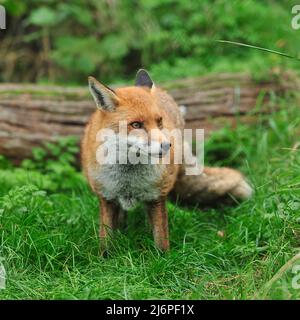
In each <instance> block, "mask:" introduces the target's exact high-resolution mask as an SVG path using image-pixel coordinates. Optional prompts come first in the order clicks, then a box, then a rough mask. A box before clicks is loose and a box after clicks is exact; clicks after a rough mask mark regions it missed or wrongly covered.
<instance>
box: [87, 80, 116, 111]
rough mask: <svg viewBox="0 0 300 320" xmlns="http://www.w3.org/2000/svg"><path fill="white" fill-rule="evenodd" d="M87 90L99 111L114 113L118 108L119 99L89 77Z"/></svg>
mask: <svg viewBox="0 0 300 320" xmlns="http://www.w3.org/2000/svg"><path fill="white" fill-rule="evenodd" d="M89 89H90V92H91V94H92V96H93V98H94V100H95V102H96V105H97V107H98V108H99V109H101V110H103V111H114V110H115V109H116V107H117V106H118V102H119V99H118V97H117V95H116V93H115V92H114V90H113V89H111V88H109V87H107V86H105V85H104V84H102V83H100V82H99V81H97V80H96V79H95V78H93V77H89Z"/></svg>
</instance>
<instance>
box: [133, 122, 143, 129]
mask: <svg viewBox="0 0 300 320" xmlns="http://www.w3.org/2000/svg"><path fill="white" fill-rule="evenodd" d="M130 125H131V126H132V128H134V129H141V128H143V122H140V121H134V122H131V123H130Z"/></svg>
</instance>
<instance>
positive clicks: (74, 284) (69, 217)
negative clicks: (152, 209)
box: [0, 101, 300, 299]
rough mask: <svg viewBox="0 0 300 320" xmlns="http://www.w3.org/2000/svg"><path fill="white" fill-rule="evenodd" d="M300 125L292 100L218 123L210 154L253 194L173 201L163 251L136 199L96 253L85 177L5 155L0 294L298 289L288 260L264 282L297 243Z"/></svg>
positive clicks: (201, 295) (94, 216) (122, 295)
mask: <svg viewBox="0 0 300 320" xmlns="http://www.w3.org/2000/svg"><path fill="white" fill-rule="evenodd" d="M299 134H300V109H299V106H298V104H297V102H296V101H289V102H286V103H284V104H282V108H281V110H280V111H279V112H278V113H276V114H273V115H261V116H260V117H259V118H258V120H257V123H255V124H254V125H242V124H240V125H238V127H237V128H236V129H234V130H229V129H228V128H224V129H223V130H221V131H219V132H216V133H215V134H214V135H213V136H212V137H211V138H210V140H209V141H208V142H207V145H206V152H207V161H208V162H209V163H210V164H213V163H215V164H218V165H227V166H228V165H231V166H234V167H238V168H240V169H241V170H242V171H243V172H244V173H245V175H247V177H248V178H249V180H250V181H251V183H252V185H253V186H254V188H255V195H254V197H253V198H252V199H251V200H249V201H246V202H244V203H241V204H238V205H237V206H235V207H221V208H218V209H209V210H205V211H204V210H201V209H196V208H194V209H193V208H191V209H190V210H186V209H182V208H180V207H178V206H176V204H173V203H169V204H168V209H169V216H170V237H171V251H170V252H169V253H167V254H164V255H162V254H161V253H160V252H159V251H157V250H156V249H155V247H154V244H153V240H152V236H151V233H150V231H149V227H148V225H147V223H146V219H145V212H144V210H143V208H139V209H136V210H135V211H133V212H131V213H130V216H129V230H128V231H127V232H126V233H125V234H123V233H118V234H117V235H116V238H115V240H114V241H113V248H112V250H111V256H110V257H109V258H101V257H99V254H98V248H99V241H98V237H97V233H98V223H99V222H98V203H97V199H96V197H95V196H94V195H93V194H92V193H91V191H90V190H89V188H88V186H87V184H86V183H85V182H84V180H83V179H82V178H81V175H80V174H79V173H76V172H75V171H72V170H70V168H68V170H66V171H64V170H62V169H61V167H60V166H58V167H55V166H53V163H52V164H51V165H49V168H48V169H47V170H43V168H42V167H40V166H39V165H35V166H34V165H32V163H29V164H28V163H25V164H23V166H22V167H21V168H13V167H11V166H10V165H9V164H8V163H7V162H5V161H4V160H3V159H2V161H0V162H1V166H2V168H3V169H1V170H0V180H1V184H0V208H1V209H0V228H1V229H0V245H1V246H0V256H2V257H3V258H4V259H5V260H4V261H3V264H4V266H5V268H6V271H7V274H8V275H7V288H6V289H5V290H0V299H26V298H27V299H28V298H29V299H151V298H154V299H252V298H263V299H297V298H298V299H299V298H300V290H295V289H293V288H292V286H291V283H292V277H293V274H292V273H291V269H290V268H289V269H288V270H286V272H284V273H282V274H279V275H280V277H279V279H277V280H276V278H275V280H276V281H274V282H273V280H272V281H271V282H270V280H271V279H272V277H273V276H274V275H276V274H277V272H278V270H279V269H280V268H281V267H282V266H283V265H284V264H285V263H286V262H288V261H289V260H290V259H291V258H292V257H293V256H295V255H296V254H297V253H298V252H299V249H300V148H299V145H298V147H297V142H298V141H299ZM38 156H40V157H41V159H43V157H42V155H40V153H39V152H37V157H38ZM41 161H44V160H41ZM55 177H56V180H55ZM62 179H63V180H64V182H66V180H68V181H73V180H74V181H76V183H74V187H72V183H69V184H68V183H64V184H60V183H59V182H60V181H61V180H62ZM72 179H73V180H72ZM53 180H54V183H53ZM299 264H300V261H299Z"/></svg>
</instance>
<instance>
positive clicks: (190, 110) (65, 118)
mask: <svg viewBox="0 0 300 320" xmlns="http://www.w3.org/2000/svg"><path fill="white" fill-rule="evenodd" d="M161 86H162V87H163V88H165V89H166V90H168V92H169V93H170V94H171V95H172V96H173V97H174V99H175V100H176V101H177V103H178V104H179V105H182V106H185V107H186V115H185V119H186V127H187V128H193V129H195V128H204V129H205V130H206V131H205V134H206V135H207V134H209V132H211V131H212V130H215V129H218V128H220V127H222V126H223V125H224V123H231V124H233V125H234V123H235V119H236V115H239V121H242V122H243V121H245V122H247V121H249V119H252V120H251V121H253V116H255V114H257V113H266V112H271V111H272V110H274V109H276V106H277V105H278V97H283V96H284V95H286V94H289V93H291V92H295V91H296V90H297V89H299V87H300V86H299V81H298V79H297V78H296V76H295V75H294V74H292V73H291V72H285V73H281V74H274V73H273V74H270V75H268V76H266V77H265V79H263V80H255V79H253V78H252V77H251V76H250V75H249V74H218V75H211V76H207V77H199V78H192V79H183V80H176V81H172V82H168V83H164V84H162V85H161ZM94 110H95V106H94V102H93V100H92V98H91V97H90V94H89V92H88V89H87V87H63V86H43V85H33V84H30V85H29V84H0V154H1V155H4V156H6V157H7V158H9V159H11V160H13V161H14V162H19V161H20V160H22V159H24V158H27V157H30V156H31V151H32V148H33V147H36V146H40V145H42V144H43V143H44V142H55V141H57V139H59V138H60V137H62V136H68V135H72V136H78V137H81V135H82V133H83V129H84V125H85V124H86V122H87V120H88V118H89V116H90V115H91V113H92V112H93V111H94ZM249 113H250V116H249Z"/></svg>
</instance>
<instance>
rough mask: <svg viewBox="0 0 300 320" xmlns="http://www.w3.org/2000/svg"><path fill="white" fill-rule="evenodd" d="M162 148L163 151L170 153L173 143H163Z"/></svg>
mask: <svg viewBox="0 0 300 320" xmlns="http://www.w3.org/2000/svg"><path fill="white" fill-rule="evenodd" d="M160 148H161V150H163V151H165V152H167V151H169V149H170V148H171V143H169V142H162V143H161V144H160Z"/></svg>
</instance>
